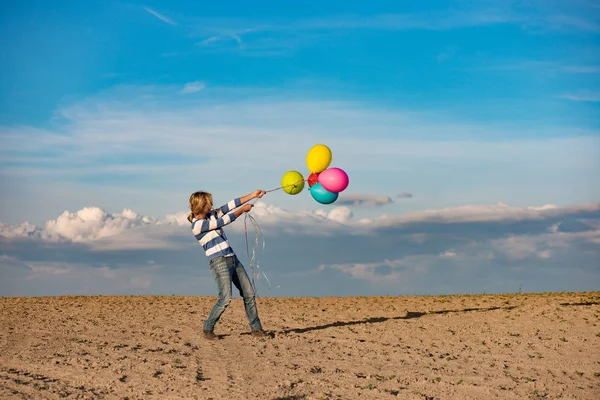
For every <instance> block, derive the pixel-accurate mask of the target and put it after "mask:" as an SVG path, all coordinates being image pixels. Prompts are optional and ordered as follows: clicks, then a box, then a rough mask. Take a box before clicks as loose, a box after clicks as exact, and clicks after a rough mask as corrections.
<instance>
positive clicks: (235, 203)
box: [215, 190, 267, 217]
mask: <svg viewBox="0 0 600 400" xmlns="http://www.w3.org/2000/svg"><path fill="white" fill-rule="evenodd" d="M265 193H267V192H265V191H264V190H255V191H254V192H252V193H248V194H247V195H245V196H242V197H237V198H235V199H233V200H231V201H229V202H228V203H227V204H224V205H222V206H221V207H219V208H216V209H215V211H216V212H217V217H222V216H223V215H225V214H227V213H228V212H230V211H231V210H233V209H234V208H236V207H239V206H241V205H243V204H246V203H247V202H249V201H250V200H252V199H256V198H261V197H263V196H264V195H265Z"/></svg>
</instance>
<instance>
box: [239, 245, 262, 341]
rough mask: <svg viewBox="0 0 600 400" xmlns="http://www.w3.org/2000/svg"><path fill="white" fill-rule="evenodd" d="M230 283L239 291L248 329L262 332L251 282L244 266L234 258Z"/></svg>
mask: <svg viewBox="0 0 600 400" xmlns="http://www.w3.org/2000/svg"><path fill="white" fill-rule="evenodd" d="M232 281H233V284H234V285H235V287H236V288H237V289H238V290H239V291H240V296H242V298H243V299H244V308H245V309H246V317H247V318H248V323H249V324H250V329H252V330H253V331H260V330H262V325H261V323H260V318H259V317H258V310H257V308H256V295H255V293H254V288H253V287H252V282H250V278H248V274H247V273H246V270H245V269H244V265H243V264H242V263H241V262H240V261H239V260H238V259H237V257H236V258H235V268H234V272H233V276H232Z"/></svg>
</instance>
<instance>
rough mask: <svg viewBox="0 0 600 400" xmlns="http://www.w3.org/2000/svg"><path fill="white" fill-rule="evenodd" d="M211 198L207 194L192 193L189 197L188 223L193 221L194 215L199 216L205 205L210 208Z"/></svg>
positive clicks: (210, 195)
mask: <svg viewBox="0 0 600 400" xmlns="http://www.w3.org/2000/svg"><path fill="white" fill-rule="evenodd" d="M212 204H213V198H212V194H210V193H208V192H194V193H192V195H191V196H190V210H191V213H190V214H189V215H188V221H190V223H191V222H192V220H193V219H194V215H196V214H201V213H202V212H203V211H204V210H205V209H206V206H207V205H210V206H211V207H212Z"/></svg>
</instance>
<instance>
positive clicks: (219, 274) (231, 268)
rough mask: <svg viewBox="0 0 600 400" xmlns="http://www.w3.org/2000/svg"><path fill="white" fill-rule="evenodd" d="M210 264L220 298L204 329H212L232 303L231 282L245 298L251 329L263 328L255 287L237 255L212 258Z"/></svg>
mask: <svg viewBox="0 0 600 400" xmlns="http://www.w3.org/2000/svg"><path fill="white" fill-rule="evenodd" d="M209 265H210V270H211V271H212V273H213V276H214V278H215V281H216V282H217V289H218V290H219V298H218V300H217V302H216V303H215V305H214V306H213V309H212V311H211V312H210V314H209V316H208V318H207V319H206V321H204V330H205V331H212V330H213V329H214V328H215V324H216V323H217V322H218V321H219V318H221V314H223V311H225V309H226V308H227V306H229V304H230V303H231V283H233V284H234V285H235V287H236V288H237V289H238V290H239V292H240V296H242V298H243V299H244V308H245V309H246V317H248V322H249V324H250V329H252V330H253V331H255V330H258V329H261V328H262V325H261V323H260V319H259V318H258V311H257V309H256V300H255V294H254V288H253V287H252V283H251V282H250V279H249V278H248V274H247V273H246V270H245V269H244V266H243V265H242V263H241V262H240V260H238V258H237V256H230V257H217V258H214V259H212V260H210V262H209Z"/></svg>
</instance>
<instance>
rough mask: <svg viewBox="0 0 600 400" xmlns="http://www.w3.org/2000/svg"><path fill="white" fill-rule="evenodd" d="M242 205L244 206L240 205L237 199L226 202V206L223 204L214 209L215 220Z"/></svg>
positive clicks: (240, 201)
mask: <svg viewBox="0 0 600 400" xmlns="http://www.w3.org/2000/svg"><path fill="white" fill-rule="evenodd" d="M242 204H244V203H242V200H241V198H240V197H237V198H235V199H233V200H230V201H228V202H227V203H226V204H223V205H222V206H221V207H219V208H215V212H216V214H217V218H220V217H222V216H223V215H225V214H227V213H228V212H230V211H231V210H233V209H234V208H236V207H239V206H241V205H242Z"/></svg>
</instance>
